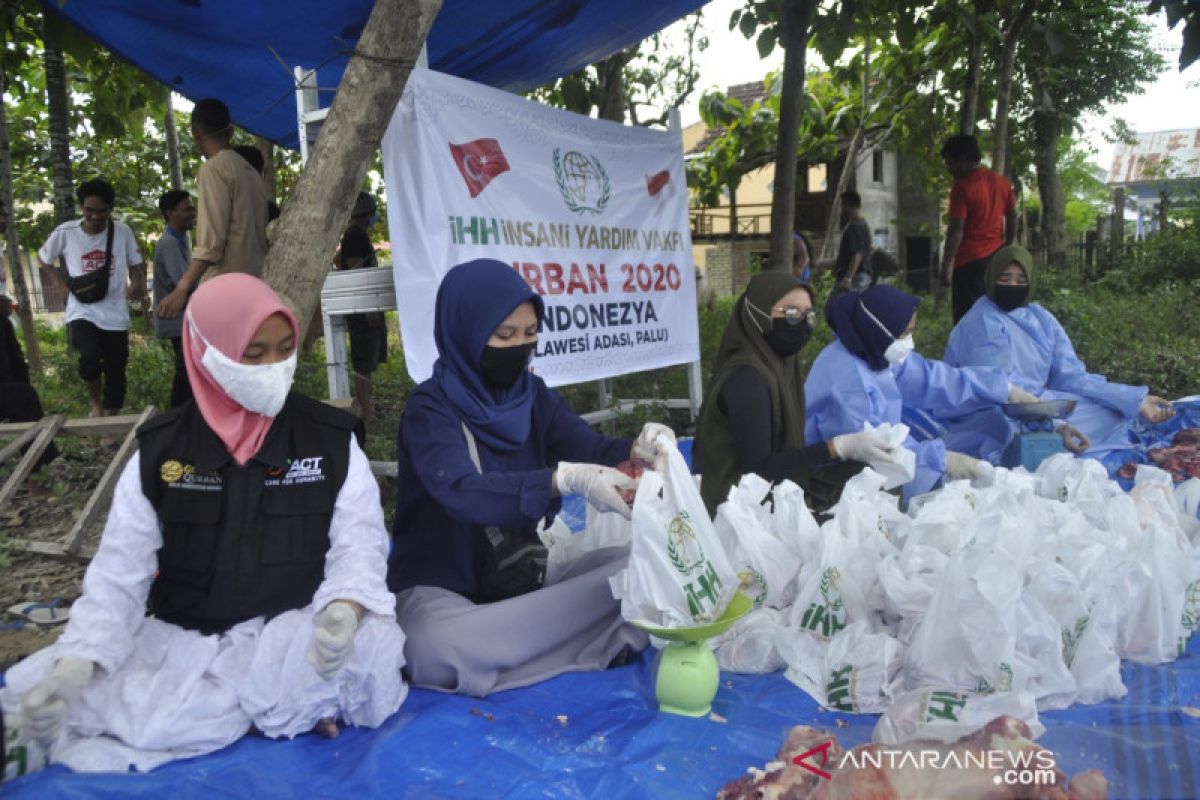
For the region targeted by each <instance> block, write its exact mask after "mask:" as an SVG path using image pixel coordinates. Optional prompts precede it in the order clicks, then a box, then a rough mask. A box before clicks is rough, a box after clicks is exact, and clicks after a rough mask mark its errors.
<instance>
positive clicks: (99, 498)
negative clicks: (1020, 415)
mask: <svg viewBox="0 0 1200 800" xmlns="http://www.w3.org/2000/svg"><path fill="white" fill-rule="evenodd" d="M152 416H154V406H148V407H147V408H146V410H145V411H143V412H142V413H141V415H140V416H139V417H137V419H136V420H135V422H134V424H133V425H132V426H131V427H130V428H129V432H128V433H127V434H125V441H123V442H121V446H120V448H118V449H117V454H116V455H115V456H113V460H112V461H110V462H109V463H108V468H107V469H106V470H104V475H103V476H102V477H101V478H100V484H99V485H98V486H97V487H96V490H95V491H94V492H92V496H91V497H89V498H88V501H87V503H86V504H84V506H83V511H82V512H80V514H79V519H77V520H75V527H73V528H71V534H70V536H69V537H68V538H67V546H66V552H68V553H70V554H71V555H78V554H79V553H80V549H81V547H82V546H83V534H84V532H85V531H87V529H88V526H89V525H91V523H92V521H93V520H95V519H96V518H97V517H98V516H99V515H100V514H101V512H103V510H104V509H105V508H107V507H108V502H109V500H110V499H111V498H112V493H113V489H114V488H115V487H116V485H117V478H119V477H120V476H121V470H122V469H124V467H125V462H126V461H128V460H129V457H130V456H131V455H133V451H134V450H136V449H137V429H138V428H139V427H141V425H142V423H144V422H145V421H146V420H148V419H150V417H152Z"/></svg>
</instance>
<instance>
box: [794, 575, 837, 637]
mask: <svg viewBox="0 0 1200 800" xmlns="http://www.w3.org/2000/svg"><path fill="white" fill-rule="evenodd" d="M841 577H842V573H841V572H839V571H838V568H837V567H829V568H828V569H826V570H825V572H823V573H822V574H821V586H820V591H821V602H819V603H811V604H809V606H808V608H806V609H804V616H803V617H801V618H800V627H801V628H802V629H804V630H806V631H809V632H811V633H812V634H813V635H814V636H816V637H817V638H818V639H821V640H822V641H828V640H829V638H830V637H831V636H833V635H834V634H835V633H837V632H838V631H840V630H841V629H842V628H844V627H846V609H845V607H844V606H843V604H842V595H841V593H840V592H838V580H839V579H840V578H841Z"/></svg>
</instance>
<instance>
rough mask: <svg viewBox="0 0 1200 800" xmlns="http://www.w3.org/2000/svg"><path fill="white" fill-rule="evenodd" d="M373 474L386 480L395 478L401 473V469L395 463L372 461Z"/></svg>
mask: <svg viewBox="0 0 1200 800" xmlns="http://www.w3.org/2000/svg"><path fill="white" fill-rule="evenodd" d="M370 464H371V474H372V475H382V476H384V477H385V478H394V477H396V475H398V474H399V472H400V467H399V465H397V463H396V462H395V461H372V462H370Z"/></svg>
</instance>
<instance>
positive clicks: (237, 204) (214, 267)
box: [158, 98, 267, 319]
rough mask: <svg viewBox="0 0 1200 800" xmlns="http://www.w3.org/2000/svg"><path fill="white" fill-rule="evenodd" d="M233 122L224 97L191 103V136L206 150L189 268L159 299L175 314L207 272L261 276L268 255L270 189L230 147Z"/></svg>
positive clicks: (167, 315)
mask: <svg viewBox="0 0 1200 800" xmlns="http://www.w3.org/2000/svg"><path fill="white" fill-rule="evenodd" d="M232 138H233V124H232V122H231V121H230V119H229V109H228V108H227V107H226V106H225V104H224V103H222V102H221V101H220V100H215V99H212V98H209V99H205V100H201V101H199V102H197V103H196V105H195V107H194V108H193V109H192V141H193V142H195V144H196V149H197V150H199V151H200V154H201V155H202V156H204V159H205V161H204V164H202V165H201V167H200V172H199V174H198V175H197V176H196V191H197V195H198V205H199V207H198V209H197V211H198V213H199V219H198V221H197V223H196V245H195V247H193V248H192V260H191V263H190V264H188V268H187V271H186V272H185V273H184V274H183V277H182V278H180V279H179V281H178V283H177V284H176V286H175V289H174V290H173V291H172V292H171V293H170V294H168V295H167V296H166V297H164V298H163V299H162V301H161V302H160V303H159V304H158V316H159V317H161V318H163V319H172V318H174V317H176V316H178V315H179V313H180V311H182V310H183V307H184V305H185V304H186V303H187V298H188V295H189V294H191V292H192V290H193V289H195V287H196V284H197V283H199V282H200V281H201V280H203V279H204V278H208V277H212V276H213V275H220V274H222V273H225V272H246V273H249V274H251V275H256V276H260V277H261V276H262V270H263V262H264V261H265V260H266V257H267V195H266V192H265V190H264V189H263V183H262V178H261V177H260V176H259V174H258V173H257V172H255V171H254V167H252V166H250V164H249V163H247V161H246V159H244V158H242V157H241V156H240V155H238V154H237V153H236V152H235V151H234V150H233V148H232V146H231V144H230V141H231V139H232Z"/></svg>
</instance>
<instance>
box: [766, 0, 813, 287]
mask: <svg viewBox="0 0 1200 800" xmlns="http://www.w3.org/2000/svg"><path fill="white" fill-rule="evenodd" d="M814 4H815V0H784V4H783V13H782V23H783V24H782V26H781V27H782V31H781V33H782V35H781V36H780V40H779V41H780V44H782V45H783V48H784V56H783V89H782V94H781V96H780V99H779V137H778V142H777V144H776V147H775V183H774V189H773V190H772V196H771V258H770V265H769V268H770V269H777V270H790V269H791V268H792V229H793V227H794V226H795V219H796V154H797V153H798V152H799V148H800V106H801V104H802V103H803V102H804V60H805V50H806V49H807V48H808V21H809V18H810V17H811V15H812V9H813V6H814Z"/></svg>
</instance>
